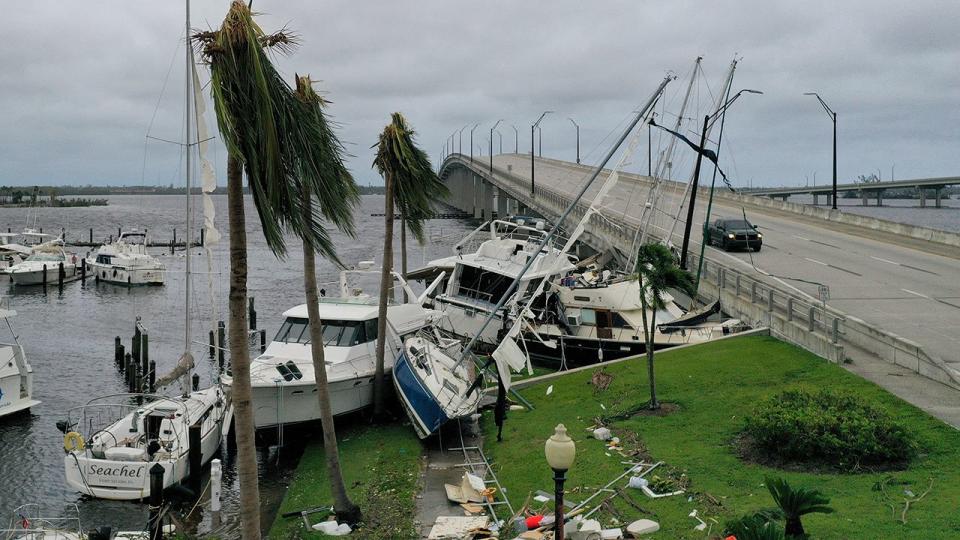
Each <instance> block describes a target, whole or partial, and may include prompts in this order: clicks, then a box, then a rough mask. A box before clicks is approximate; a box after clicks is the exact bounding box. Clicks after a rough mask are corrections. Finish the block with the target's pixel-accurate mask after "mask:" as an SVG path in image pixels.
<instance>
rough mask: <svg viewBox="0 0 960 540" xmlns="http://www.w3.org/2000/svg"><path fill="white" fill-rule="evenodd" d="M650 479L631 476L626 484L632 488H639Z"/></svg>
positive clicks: (648, 482) (647, 483)
mask: <svg viewBox="0 0 960 540" xmlns="http://www.w3.org/2000/svg"><path fill="white" fill-rule="evenodd" d="M649 484H650V481H649V480H647V479H646V478H641V477H639V476H631V477H630V480H628V481H627V486H629V487H632V488H633V489H641V488H643V487H644V486H646V485H649Z"/></svg>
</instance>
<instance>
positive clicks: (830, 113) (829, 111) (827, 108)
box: [803, 92, 837, 210]
mask: <svg viewBox="0 0 960 540" xmlns="http://www.w3.org/2000/svg"><path fill="white" fill-rule="evenodd" d="M803 95H805V96H814V97H816V98H817V101H819V102H820V105H822V106H823V110H825V111H827V116H829V117H830V120H833V195H832V196H831V199H833V209H834V210H836V209H837V113H836V112H834V110H833V109H831V108H830V106H829V105H827V103H826V102H825V101H823V98H821V97H820V94H818V93H816V92H804V94H803Z"/></svg>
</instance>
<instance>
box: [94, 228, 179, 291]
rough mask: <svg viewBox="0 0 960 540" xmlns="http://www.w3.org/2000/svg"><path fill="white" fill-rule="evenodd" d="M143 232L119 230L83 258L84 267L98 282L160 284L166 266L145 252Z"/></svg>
mask: <svg viewBox="0 0 960 540" xmlns="http://www.w3.org/2000/svg"><path fill="white" fill-rule="evenodd" d="M148 243H149V242H148V239H147V235H146V233H142V232H137V231H127V232H122V233H121V234H120V237H119V238H117V239H116V240H115V241H114V242H113V243H110V244H104V245H102V246H100V248H99V249H97V251H96V252H94V253H92V254H90V256H88V257H87V267H88V268H89V269H90V272H91V273H92V274H93V275H94V277H95V278H96V280H97V281H98V282H100V281H104V282H107V283H117V284H121V285H163V281H164V276H165V274H166V267H164V265H163V263H161V262H160V261H158V260H157V259H156V258H155V257H154V256H152V255H150V253H148V252H147V245H148Z"/></svg>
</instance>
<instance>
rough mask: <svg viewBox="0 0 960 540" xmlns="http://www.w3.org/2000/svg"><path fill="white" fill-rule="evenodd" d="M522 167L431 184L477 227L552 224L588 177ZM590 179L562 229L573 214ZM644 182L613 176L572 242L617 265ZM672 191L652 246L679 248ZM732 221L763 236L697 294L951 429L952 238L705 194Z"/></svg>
mask: <svg viewBox="0 0 960 540" xmlns="http://www.w3.org/2000/svg"><path fill="white" fill-rule="evenodd" d="M534 166H535V171H536V173H535V179H536V182H535V185H534V186H531V180H530V179H531V158H530V156H529V155H520V154H502V155H497V156H493V159H492V166H491V160H490V157H489V156H484V157H482V158H475V159H473V160H471V159H470V158H469V157H467V156H463V155H460V154H454V155H451V156H448V157H447V159H446V160H445V161H444V162H443V163H442V165H441V167H440V175H441V177H442V178H443V179H444V181H445V182H446V183H447V185H448V186H449V187H450V189H451V193H452V195H451V197H450V199H449V200H448V202H449V204H450V205H452V206H454V207H456V208H458V209H460V210H463V211H465V212H466V213H469V214H472V215H474V216H475V217H477V218H483V219H488V218H490V217H494V216H506V215H510V214H529V213H535V214H539V215H542V216H544V217H545V218H547V219H556V218H557V217H558V216H559V215H560V213H561V212H562V210H563V209H564V208H565V207H566V206H567V205H568V204H569V202H570V200H571V199H572V197H573V196H574V195H575V194H576V192H577V191H578V189H579V188H580V186H582V185H583V183H584V182H585V181H586V180H587V178H588V176H589V173H590V171H591V169H590V168H589V167H587V166H582V165H577V164H574V163H569V162H564V161H558V160H553V159H547V158H536V159H535V161H534ZM602 178H603V177H601V179H599V180H598V181H597V182H595V185H594V186H593V187H591V189H590V190H588V192H587V194H586V195H585V197H584V200H583V201H581V203H580V204H579V205H578V208H577V209H576V210H575V211H574V214H573V218H571V222H570V223H566V224H565V225H566V226H568V227H571V226H572V225H573V223H575V222H576V220H579V218H580V217H581V216H582V215H583V212H584V211H585V210H586V208H587V207H588V206H589V204H590V202H591V201H592V199H593V197H594V195H595V193H596V192H597V190H598V189H599V187H600V184H601V183H602V182H601V181H600V180H602ZM650 185H651V181H650V178H648V177H646V176H640V175H633V174H623V173H621V175H620V182H619V183H618V184H617V186H616V187H615V188H614V190H613V191H612V192H611V194H610V196H609V197H608V199H607V204H606V205H605V206H604V208H603V212H602V214H603V215H602V216H594V217H593V219H592V221H591V223H590V226H589V227H588V230H587V233H586V234H585V235H584V240H585V241H586V242H587V243H588V244H590V245H591V246H593V247H595V248H597V249H601V250H609V251H612V252H614V253H616V254H619V255H620V257H621V258H622V259H626V258H628V256H629V253H631V252H632V250H633V249H635V237H636V233H637V230H638V228H639V224H640V219H641V212H642V209H643V207H644V203H645V201H646V200H647V192H648V191H649V187H650ZM682 187H683V186H681V185H679V184H677V183H674V182H669V183H668V184H667V185H666V187H665V189H664V193H665V197H664V199H663V200H662V204H661V205H660V208H662V209H663V210H662V211H661V215H660V216H659V219H655V220H654V222H653V224H652V225H651V231H649V232H650V233H651V234H653V235H654V236H655V237H658V238H660V239H663V238H666V237H670V238H671V240H672V242H673V243H674V244H675V245H680V243H681V242H680V240H681V238H680V236H681V234H682V231H683V227H682V223H681V224H680V225H679V226H676V227H672V226H671V220H672V218H671V216H672V215H675V214H676V213H677V211H676V209H677V206H678V204H679V200H680V199H681V194H682V193H683V191H682ZM531 188H533V189H532V190H531ZM707 195H708V192H707V190H706V189H703V188H701V190H700V192H699V195H698V204H697V212H696V214H695V217H694V220H695V224H694V227H693V231H694V234H693V235H692V238H691V251H692V252H693V253H692V254H691V260H692V261H693V262H692V263H691V268H692V269H693V270H696V269H697V265H698V263H699V259H698V256H697V255H698V254H699V252H700V244H701V241H702V231H701V225H702V223H703V220H704V218H705V214H704V208H705V206H706V200H707V199H706V197H707ZM682 215H684V216H685V215H686V214H685V210H684V213H683V214H682ZM743 215H746V216H747V218H748V219H749V220H750V221H751V222H752V223H754V224H756V225H758V226H759V230H760V232H761V233H763V236H764V238H763V241H764V245H763V250H762V252H757V253H743V252H741V253H726V252H723V251H720V250H717V249H714V248H713V247H707V248H706V249H705V256H704V259H703V268H702V271H703V276H702V280H701V285H700V294H701V296H704V297H709V298H718V297H719V298H721V300H722V303H723V306H724V309H725V310H726V311H728V312H729V313H731V314H732V315H734V316H738V317H740V318H742V319H744V320H747V321H748V322H750V323H752V324H754V325H757V326H768V327H770V328H771V332H772V333H774V334H776V335H778V336H779V337H781V338H783V339H785V340H787V341H791V342H793V343H795V344H798V345H800V346H802V347H804V348H807V349H808V350H811V351H813V352H814V353H816V354H818V355H820V356H823V357H824V358H827V359H829V360H832V361H835V362H841V361H849V360H853V362H852V363H851V364H846V366H847V367H848V368H849V369H853V370H854V371H858V370H859V371H858V372H860V373H861V374H862V375H863V376H865V377H867V378H870V379H872V380H875V382H878V383H880V384H881V385H883V386H886V387H887V388H889V389H891V390H892V391H893V392H894V393H897V394H898V395H900V396H901V397H903V398H905V399H907V400H909V401H911V402H914V403H915V404H917V405H919V406H921V407H924V408H925V409H927V410H929V411H930V412H932V413H933V414H936V415H938V416H940V417H941V418H944V419H948V417H949V419H948V421H950V422H952V423H954V425H958V426H960V399H958V397H957V396H958V395H960V394H958V393H957V392H956V390H957V389H960V335H958V334H957V332H956V326H957V322H958V321H960V284H958V282H957V280H956V276H957V275H960V235H957V234H953V233H947V232H943V231H935V230H930V229H924V228H921V227H912V226H908V225H903V224H898V223H892V222H887V221H883V220H878V219H874V218H866V217H864V216H856V215H851V214H845V213H843V212H840V211H837V210H827V209H821V208H813V207H810V206H808V205H798V204H792V203H789V202H782V201H778V200H771V199H769V198H766V197H755V196H751V195H739V194H733V193H730V192H728V191H726V190H722V191H721V190H720V189H718V190H717V191H716V196H715V200H714V207H713V213H712V218H713V217H739V216H743ZM712 218H711V219H712ZM671 229H673V230H672V234H671ZM898 370H899V371H902V372H903V373H898ZM911 372H912V373H911ZM904 374H907V375H910V376H913V377H914V378H915V379H918V380H920V381H921V382H919V383H917V382H916V381H914V382H912V383H910V384H913V385H914V387H913V388H909V389H898V388H897V387H896V386H897V385H906V384H907V381H908V379H907V378H906V377H904V376H903V375H904ZM915 374H919V375H921V377H917V376H916V375H915ZM894 376H896V377H899V378H897V379H893V378H891V377H894ZM923 381H926V382H925V383H924V382H923ZM933 381H936V382H933ZM891 385H892V386H891ZM944 385H946V386H944ZM948 387H949V388H948ZM943 392H947V394H943ZM924 400H926V402H924ZM951 400H954V401H953V402H951ZM940 402H943V403H948V402H951V403H953V405H950V406H948V405H942V406H940V405H937V403H940ZM937 407H940V409H938V408H937ZM944 407H946V408H947V409H949V411H947V410H946V409H944Z"/></svg>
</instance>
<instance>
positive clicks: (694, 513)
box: [688, 508, 707, 531]
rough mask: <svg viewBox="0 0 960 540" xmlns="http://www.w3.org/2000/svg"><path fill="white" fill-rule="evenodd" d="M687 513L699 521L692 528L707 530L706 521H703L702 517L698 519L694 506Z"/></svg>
mask: <svg viewBox="0 0 960 540" xmlns="http://www.w3.org/2000/svg"><path fill="white" fill-rule="evenodd" d="M688 515H689V516H690V517H692V518H693V519H695V520H697V521H699V522H700V523H699V524H698V525H697V526H696V527H694V530H697V531H705V530H707V522H706V521H704V520H702V519H700V516H699V515H697V509H696V508H694V509H693V512H690V514H688Z"/></svg>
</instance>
